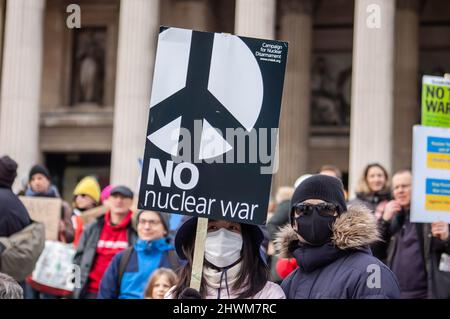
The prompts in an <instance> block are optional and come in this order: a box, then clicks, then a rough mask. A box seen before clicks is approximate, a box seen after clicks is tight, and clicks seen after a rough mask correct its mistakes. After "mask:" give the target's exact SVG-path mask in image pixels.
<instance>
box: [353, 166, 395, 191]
mask: <svg viewBox="0 0 450 319" xmlns="http://www.w3.org/2000/svg"><path fill="white" fill-rule="evenodd" d="M372 167H378V168H379V169H381V170H382V171H383V173H384V177H385V178H386V183H385V184H384V187H383V191H386V192H388V191H390V185H389V174H388V172H387V171H386V169H385V168H384V167H383V166H382V165H381V164H378V163H372V164H368V165H367V166H366V167H365V168H364V171H363V173H362V175H361V177H360V179H359V181H358V185H357V186H356V189H355V192H356V193H357V194H370V193H372V191H371V190H370V188H369V185H368V184H367V174H368V173H369V170H370V169H371V168H372Z"/></svg>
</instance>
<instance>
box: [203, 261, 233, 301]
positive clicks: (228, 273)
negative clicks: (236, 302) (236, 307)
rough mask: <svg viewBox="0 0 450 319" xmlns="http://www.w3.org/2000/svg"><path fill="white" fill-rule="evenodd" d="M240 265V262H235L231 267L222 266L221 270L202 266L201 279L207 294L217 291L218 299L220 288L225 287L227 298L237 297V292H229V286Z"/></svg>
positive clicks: (230, 286) (231, 285)
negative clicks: (203, 281)
mask: <svg viewBox="0 0 450 319" xmlns="http://www.w3.org/2000/svg"><path fill="white" fill-rule="evenodd" d="M241 266H242V262H239V263H237V264H236V265H234V266H232V267H231V268H224V269H221V270H218V269H215V268H211V267H208V266H204V267H203V279H204V280H205V282H206V291H207V295H214V294H215V293H216V292H217V299H220V298H221V295H220V294H221V290H222V288H225V289H226V291H227V294H228V298H229V299H235V298H237V295H238V293H239V292H238V291H236V292H234V291H231V292H230V288H232V287H233V285H234V283H235V282H236V281H237V279H238V276H239V273H240V271H241Z"/></svg>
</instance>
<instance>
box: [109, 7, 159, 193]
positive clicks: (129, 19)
mask: <svg viewBox="0 0 450 319" xmlns="http://www.w3.org/2000/svg"><path fill="white" fill-rule="evenodd" d="M119 19H120V20H119V43H118V53H117V74H116V95H115V106H114V126H113V145H112V159H111V183H113V184H125V185H128V186H129V187H131V188H132V189H134V190H135V191H137V190H138V185H139V175H140V167H139V164H138V159H140V158H143V156H144V145H145V137H146V130H147V120H148V110H149V105H150V93H151V92H150V90H151V87H152V85H151V84H152V76H153V68H154V63H155V54H156V37H157V33H158V31H159V0H121V2H120V18H119Z"/></svg>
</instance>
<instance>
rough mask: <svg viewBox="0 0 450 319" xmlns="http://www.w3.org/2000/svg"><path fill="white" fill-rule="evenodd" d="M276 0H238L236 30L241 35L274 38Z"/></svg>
mask: <svg viewBox="0 0 450 319" xmlns="http://www.w3.org/2000/svg"><path fill="white" fill-rule="evenodd" d="M275 13H276V1H275V0H236V11H235V19H234V26H235V28H234V32H235V34H237V35H240V36H248V37H255V38H263V39H273V38H274V36H275Z"/></svg>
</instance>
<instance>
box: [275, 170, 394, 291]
mask: <svg viewBox="0 0 450 319" xmlns="http://www.w3.org/2000/svg"><path fill="white" fill-rule="evenodd" d="M290 221H291V224H290V225H287V226H285V227H284V228H283V229H282V230H281V231H280V233H279V237H278V238H277V239H276V241H275V246H276V250H277V251H279V252H280V254H281V257H284V258H295V259H296V261H297V264H298V266H299V268H298V269H296V270H295V271H294V272H292V273H291V274H290V275H289V276H288V277H287V278H286V279H285V280H284V281H283V283H282V285H281V286H282V288H283V290H284V293H285V294H286V297H287V298H288V299H321V298H327V299H328V298H329V299H348V298H372V299H373V298H383V299H385V298H399V296H400V290H399V287H398V283H397V279H396V278H395V276H394V274H393V273H392V272H391V271H390V270H389V269H388V268H387V267H386V266H385V265H384V264H383V263H382V262H380V261H379V260H378V259H377V258H375V257H373V256H372V253H371V251H370V248H369V245H370V244H371V243H373V242H375V241H377V240H378V238H379V234H378V228H377V223H376V220H375V218H374V217H373V215H372V214H371V213H370V211H368V210H366V209H365V208H364V207H351V208H350V209H349V210H347V206H346V204H345V198H344V189H343V185H342V183H341V181H340V180H339V179H337V178H335V177H331V176H326V175H313V176H311V177H309V178H307V179H306V180H305V181H303V182H302V183H301V184H300V185H299V186H298V187H297V188H296V190H295V192H294V194H293V196H292V199H291V213H290Z"/></svg>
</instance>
